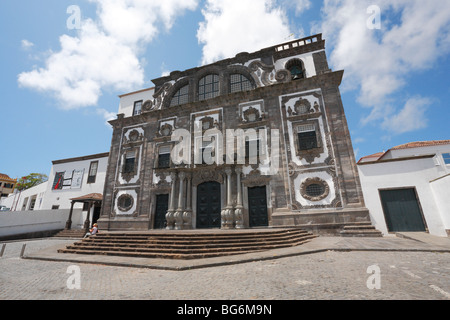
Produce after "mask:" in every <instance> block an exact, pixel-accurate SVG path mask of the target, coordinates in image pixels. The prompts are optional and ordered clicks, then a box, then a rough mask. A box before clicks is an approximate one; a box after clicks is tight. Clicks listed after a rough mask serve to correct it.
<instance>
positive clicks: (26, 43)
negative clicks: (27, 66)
mask: <svg viewBox="0 0 450 320" xmlns="http://www.w3.org/2000/svg"><path fill="white" fill-rule="evenodd" d="M21 46H22V49H23V50H28V49H30V48H32V47H33V46H34V43H33V42H31V41H29V40H27V39H23V40H22V41H21Z"/></svg>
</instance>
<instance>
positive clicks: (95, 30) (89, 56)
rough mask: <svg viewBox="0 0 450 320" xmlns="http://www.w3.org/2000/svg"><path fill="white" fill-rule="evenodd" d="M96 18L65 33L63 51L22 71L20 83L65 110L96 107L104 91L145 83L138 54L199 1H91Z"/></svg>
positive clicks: (62, 44)
mask: <svg viewBox="0 0 450 320" xmlns="http://www.w3.org/2000/svg"><path fill="white" fill-rule="evenodd" d="M90 1H91V2H93V3H95V4H97V18H98V19H97V20H95V21H94V20H90V19H87V20H84V21H82V23H81V28H80V30H79V31H78V34H77V35H76V36H75V37H71V36H68V35H62V36H61V37H60V39H59V40H60V45H61V49H60V51H58V52H51V54H50V55H49V57H48V58H47V59H46V62H45V67H41V68H35V69H33V70H32V71H29V72H22V73H21V74H19V75H18V83H19V85H20V86H22V87H26V88H31V89H35V90H38V91H41V92H45V93H50V94H52V95H53V96H54V97H55V98H56V99H57V100H58V102H59V103H60V104H61V107H62V108H65V109H72V108H79V107H86V106H93V105H96V104H97V102H98V99H99V97H100V96H101V94H102V91H103V90H104V89H107V88H112V89H114V90H121V91H124V90H133V89H136V88H139V87H141V86H143V84H144V78H145V77H144V70H143V66H142V64H141V62H142V60H139V57H138V55H139V54H140V53H141V52H142V51H143V48H144V45H145V44H147V43H149V42H150V41H152V40H153V39H154V37H155V36H156V34H157V32H158V30H159V25H160V24H162V25H163V26H164V27H165V28H166V29H170V27H171V26H172V24H173V21H174V19H175V18H176V17H177V16H179V15H181V14H182V13H183V12H184V11H185V10H193V9H195V7H196V5H197V1H198V0H159V1H156V0H155V1H144V0H102V1H100V0H90Z"/></svg>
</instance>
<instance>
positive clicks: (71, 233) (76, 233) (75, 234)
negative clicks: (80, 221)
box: [54, 229, 86, 238]
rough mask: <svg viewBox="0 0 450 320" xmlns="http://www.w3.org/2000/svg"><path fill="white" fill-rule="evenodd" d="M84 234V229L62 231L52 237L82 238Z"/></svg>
mask: <svg viewBox="0 0 450 320" xmlns="http://www.w3.org/2000/svg"><path fill="white" fill-rule="evenodd" d="M85 234H86V231H85V230H84V229H70V230H67V229H64V230H61V231H59V232H58V233H57V234H55V235H54V237H58V238H83V237H84V235H85Z"/></svg>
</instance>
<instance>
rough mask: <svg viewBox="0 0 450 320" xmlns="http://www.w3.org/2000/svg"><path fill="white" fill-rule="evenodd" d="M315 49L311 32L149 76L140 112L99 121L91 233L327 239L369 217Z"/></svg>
mask: <svg viewBox="0 0 450 320" xmlns="http://www.w3.org/2000/svg"><path fill="white" fill-rule="evenodd" d="M324 47H325V41H324V40H323V39H322V37H321V35H320V34H318V35H314V36H311V37H307V38H304V39H300V40H295V41H291V42H288V43H285V44H281V45H278V46H274V47H270V48H265V49H262V50H260V51H258V52H254V53H240V54H238V55H236V56H235V57H234V58H230V59H226V60H222V61H218V62H216V63H213V64H210V65H207V66H203V67H198V68H193V69H189V70H186V71H182V72H181V71H174V72H172V73H171V74H170V75H169V76H166V77H161V78H158V79H155V80H153V82H154V84H155V87H154V88H151V90H150V89H149V90H148V94H147V95H146V96H144V99H142V94H143V93H142V91H140V92H139V97H137V95H138V93H136V94H135V96H136V100H137V99H138V98H140V99H141V105H142V109H141V110H140V112H139V113H137V114H135V112H133V113H130V112H128V113H125V112H123V113H119V114H118V117H117V119H115V120H112V121H110V123H111V125H112V127H113V137H112V144H111V150H110V157H109V166H108V171H107V177H106V181H105V191H104V201H103V209H102V214H101V217H100V219H99V221H98V223H99V226H100V228H101V229H102V228H103V229H108V230H147V229H154V228H162V227H164V228H167V229H191V228H248V227H261V226H293V225H295V226H303V227H306V228H309V229H311V230H312V231H318V232H333V231H334V232H335V231H336V230H339V228H340V227H342V226H343V225H344V224H346V223H352V222H358V221H370V219H369V213H368V210H367V209H366V208H365V206H364V200H363V196H362V193H361V187H360V181H359V177H358V171H357V169H356V164H355V159H354V154H353V149H352V145H351V141H350V135H349V130H348V127H347V122H346V118H345V114H344V109H343V105H342V101H341V97H340V94H339V85H340V83H341V80H342V76H343V71H332V70H330V69H329V68H328V63H327V60H326V55H325V50H324ZM144 94H145V93H144ZM127 99H129V100H130V99H131V100H132V99H133V93H130V94H128V95H127ZM124 110H125V109H124ZM133 114H135V115H133ZM177 133H181V136H180V135H177ZM230 137H231V138H230ZM180 146H184V148H181V147H180Z"/></svg>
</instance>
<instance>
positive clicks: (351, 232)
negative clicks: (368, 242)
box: [340, 222, 383, 237]
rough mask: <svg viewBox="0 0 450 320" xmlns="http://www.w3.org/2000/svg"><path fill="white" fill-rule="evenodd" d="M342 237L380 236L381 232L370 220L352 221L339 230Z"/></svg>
mask: <svg viewBox="0 0 450 320" xmlns="http://www.w3.org/2000/svg"><path fill="white" fill-rule="evenodd" d="M340 235H341V236H342V237H382V236H383V233H382V232H381V231H379V230H377V229H375V227H374V226H373V225H372V223H370V222H354V223H352V224H348V225H346V226H344V228H343V230H342V231H341V232H340Z"/></svg>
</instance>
